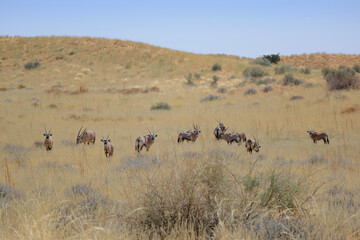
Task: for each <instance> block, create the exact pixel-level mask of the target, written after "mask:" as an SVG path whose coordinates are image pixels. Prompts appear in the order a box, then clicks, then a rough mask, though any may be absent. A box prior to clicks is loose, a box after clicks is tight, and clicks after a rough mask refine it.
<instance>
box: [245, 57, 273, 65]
mask: <svg viewBox="0 0 360 240" xmlns="http://www.w3.org/2000/svg"><path fill="white" fill-rule="evenodd" d="M250 64H258V65H261V66H266V67H270V66H271V62H270V60H269V59H267V58H256V59H255V60H253V61H251V62H250Z"/></svg>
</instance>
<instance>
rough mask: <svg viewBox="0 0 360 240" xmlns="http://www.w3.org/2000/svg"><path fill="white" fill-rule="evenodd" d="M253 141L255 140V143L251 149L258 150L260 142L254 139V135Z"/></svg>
mask: <svg viewBox="0 0 360 240" xmlns="http://www.w3.org/2000/svg"><path fill="white" fill-rule="evenodd" d="M254 141H255V143H254V148H253V150H254V151H255V152H259V150H260V147H261V146H260V144H259V141H258V140H256V138H255V137H254Z"/></svg>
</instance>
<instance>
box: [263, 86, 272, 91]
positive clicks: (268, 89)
mask: <svg viewBox="0 0 360 240" xmlns="http://www.w3.org/2000/svg"><path fill="white" fill-rule="evenodd" d="M272 90H274V89H273V87H272V86H265V87H264V88H263V92H264V93H267V92H271V91H272Z"/></svg>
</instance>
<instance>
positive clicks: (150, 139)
mask: <svg viewBox="0 0 360 240" xmlns="http://www.w3.org/2000/svg"><path fill="white" fill-rule="evenodd" d="M148 131H149V135H146V136H143V137H138V138H137V139H136V140H135V151H138V152H140V151H141V150H142V148H143V147H144V146H145V147H146V151H149V149H150V147H151V145H152V144H153V143H154V142H155V138H156V137H157V135H155V129H154V132H153V133H151V131H150V129H149V128H148Z"/></svg>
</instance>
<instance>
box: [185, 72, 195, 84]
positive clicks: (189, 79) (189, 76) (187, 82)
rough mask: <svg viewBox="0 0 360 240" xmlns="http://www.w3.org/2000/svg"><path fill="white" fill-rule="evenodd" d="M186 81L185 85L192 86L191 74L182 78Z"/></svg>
mask: <svg viewBox="0 0 360 240" xmlns="http://www.w3.org/2000/svg"><path fill="white" fill-rule="evenodd" d="M184 78H185V79H186V85H194V82H193V76H192V73H188V74H186V75H185V76H184Z"/></svg>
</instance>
